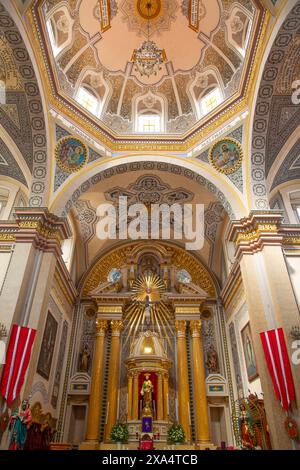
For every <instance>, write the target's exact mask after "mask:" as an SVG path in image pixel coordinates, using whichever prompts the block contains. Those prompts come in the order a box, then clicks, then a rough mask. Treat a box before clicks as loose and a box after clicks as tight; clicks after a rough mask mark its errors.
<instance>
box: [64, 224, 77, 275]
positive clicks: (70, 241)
mask: <svg viewBox="0 0 300 470" xmlns="http://www.w3.org/2000/svg"><path fill="white" fill-rule="evenodd" d="M68 222H69V226H70V228H71V231H72V236H71V237H70V238H67V239H66V240H63V241H62V244H61V250H62V258H63V260H64V262H65V265H66V268H67V269H68V271H69V272H71V270H72V264H73V259H74V253H75V242H76V232H75V228H74V224H73V221H72V220H71V217H68Z"/></svg>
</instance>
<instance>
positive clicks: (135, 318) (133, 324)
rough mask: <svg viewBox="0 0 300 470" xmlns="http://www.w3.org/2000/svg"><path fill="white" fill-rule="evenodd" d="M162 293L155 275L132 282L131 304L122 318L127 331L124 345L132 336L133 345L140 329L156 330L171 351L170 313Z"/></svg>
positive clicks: (163, 287)
mask: <svg viewBox="0 0 300 470" xmlns="http://www.w3.org/2000/svg"><path fill="white" fill-rule="evenodd" d="M164 292H165V285H164V282H163V280H162V279H161V278H160V277H159V276H157V275H156V274H152V273H151V274H146V275H142V276H141V277H140V278H139V279H137V280H136V281H135V282H134V284H133V287H132V298H131V299H132V302H131V304H130V305H129V307H128V309H127V311H126V314H125V317H124V320H125V322H126V327H125V331H126V330H127V336H126V340H125V344H126V343H127V341H128V339H129V338H130V336H131V335H132V334H133V338H132V344H133V343H134V339H135V337H136V334H137V332H138V331H139V329H140V328H141V329H142V331H143V330H144V329H147V330H151V329H152V330H153V331H154V330H156V331H157V332H158V334H159V336H160V337H161V338H162V337H163V336H164V337H166V338H167V341H168V343H169V346H170V348H171V349H173V347H172V343H171V341H170V336H172V334H173V331H172V327H171V323H170V321H171V313H170V310H169V308H168V306H167V305H166V303H165V301H164V299H163V294H164Z"/></svg>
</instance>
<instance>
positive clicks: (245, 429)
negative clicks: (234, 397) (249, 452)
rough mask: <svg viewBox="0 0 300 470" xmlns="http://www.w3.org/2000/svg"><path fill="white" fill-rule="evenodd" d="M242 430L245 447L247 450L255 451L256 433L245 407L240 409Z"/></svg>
mask: <svg viewBox="0 0 300 470" xmlns="http://www.w3.org/2000/svg"><path fill="white" fill-rule="evenodd" d="M240 410H241V413H240V429H241V434H242V443H243V447H245V448H246V449H253V448H254V446H255V442H254V441H255V438H254V433H253V430H252V426H251V416H250V413H248V411H247V410H246V407H245V405H241V407H240Z"/></svg>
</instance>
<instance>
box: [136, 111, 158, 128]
mask: <svg viewBox="0 0 300 470" xmlns="http://www.w3.org/2000/svg"><path fill="white" fill-rule="evenodd" d="M138 132H141V133H148V134H154V133H157V132H161V117H160V115H159V114H149V113H147V111H146V112H145V113H144V114H140V115H139V116H138Z"/></svg>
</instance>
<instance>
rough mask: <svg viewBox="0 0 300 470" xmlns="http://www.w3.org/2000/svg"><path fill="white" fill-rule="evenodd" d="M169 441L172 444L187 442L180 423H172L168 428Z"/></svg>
mask: <svg viewBox="0 0 300 470" xmlns="http://www.w3.org/2000/svg"><path fill="white" fill-rule="evenodd" d="M168 441H169V442H170V443H171V444H182V443H183V442H185V433H184V430H183V427H182V426H180V424H172V426H171V427H170V428H169V430H168Z"/></svg>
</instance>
